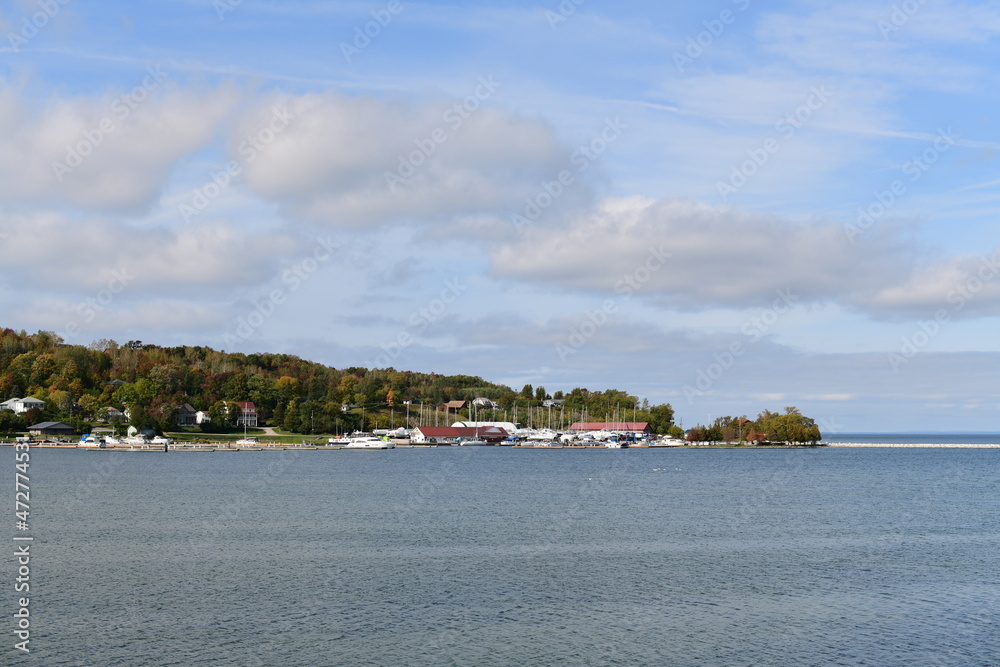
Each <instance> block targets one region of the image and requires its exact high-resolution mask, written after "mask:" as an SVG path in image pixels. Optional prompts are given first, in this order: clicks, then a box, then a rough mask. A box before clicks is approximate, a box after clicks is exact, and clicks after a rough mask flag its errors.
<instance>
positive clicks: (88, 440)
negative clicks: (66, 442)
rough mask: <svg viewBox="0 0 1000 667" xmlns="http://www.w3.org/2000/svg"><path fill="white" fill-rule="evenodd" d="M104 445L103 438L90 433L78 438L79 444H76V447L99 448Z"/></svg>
mask: <svg viewBox="0 0 1000 667" xmlns="http://www.w3.org/2000/svg"><path fill="white" fill-rule="evenodd" d="M103 443H104V439H103V438H99V437H97V436H96V435H94V434H92V433H88V434H87V435H84V436H82V437H81V438H80V442H78V443H77V446H78V447H100V446H102V445H103Z"/></svg>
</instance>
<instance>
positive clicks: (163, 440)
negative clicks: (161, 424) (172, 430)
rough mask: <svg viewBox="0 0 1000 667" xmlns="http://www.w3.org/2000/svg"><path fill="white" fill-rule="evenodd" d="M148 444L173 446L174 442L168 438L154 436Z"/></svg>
mask: <svg viewBox="0 0 1000 667" xmlns="http://www.w3.org/2000/svg"><path fill="white" fill-rule="evenodd" d="M150 444H151V445H172V444H174V441H173V440H171V439H170V438H167V437H164V436H162V435H158V436H156V437H155V438H153V439H152V440H151V441H150Z"/></svg>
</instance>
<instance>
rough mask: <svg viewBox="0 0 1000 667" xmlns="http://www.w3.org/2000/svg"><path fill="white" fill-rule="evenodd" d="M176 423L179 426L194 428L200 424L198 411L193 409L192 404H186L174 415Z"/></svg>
mask: <svg viewBox="0 0 1000 667" xmlns="http://www.w3.org/2000/svg"><path fill="white" fill-rule="evenodd" d="M174 423H175V424H177V425H178V426H194V425H196V424H197V423H198V411H197V410H195V409H194V408H193V407H191V405H190V404H188V403H185V404H184V405H182V406H181V407H179V408H177V413H176V414H175V415H174Z"/></svg>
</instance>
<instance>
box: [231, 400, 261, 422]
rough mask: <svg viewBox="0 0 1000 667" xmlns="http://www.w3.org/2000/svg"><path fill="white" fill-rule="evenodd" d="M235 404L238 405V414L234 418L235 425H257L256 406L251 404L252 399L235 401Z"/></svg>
mask: <svg viewBox="0 0 1000 667" xmlns="http://www.w3.org/2000/svg"><path fill="white" fill-rule="evenodd" d="M236 405H238V406H240V414H239V416H238V417H237V418H236V425H237V426H249V427H251V428H254V427H256V426H257V406H256V405H254V404H253V401H236Z"/></svg>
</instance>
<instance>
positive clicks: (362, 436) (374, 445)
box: [344, 432, 396, 449]
mask: <svg viewBox="0 0 1000 667" xmlns="http://www.w3.org/2000/svg"><path fill="white" fill-rule="evenodd" d="M348 441H349V443H348V444H346V445H344V448H345V449H392V448H394V447H395V446H396V444H395V443H394V442H392V441H391V440H388V439H386V440H383V439H382V438H380V437H378V436H377V435H375V434H374V433H361V432H355V433H352V434H351V437H350V438H348Z"/></svg>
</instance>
